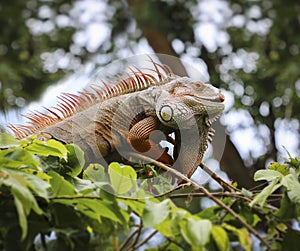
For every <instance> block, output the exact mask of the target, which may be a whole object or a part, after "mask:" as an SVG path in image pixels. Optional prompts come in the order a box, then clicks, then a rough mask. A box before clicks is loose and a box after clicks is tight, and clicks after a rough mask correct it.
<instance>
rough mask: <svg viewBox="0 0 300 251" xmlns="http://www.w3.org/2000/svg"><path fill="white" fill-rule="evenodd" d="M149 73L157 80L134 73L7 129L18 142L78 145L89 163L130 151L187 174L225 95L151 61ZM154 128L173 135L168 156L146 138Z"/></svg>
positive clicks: (64, 99)
mask: <svg viewBox="0 0 300 251" xmlns="http://www.w3.org/2000/svg"><path fill="white" fill-rule="evenodd" d="M153 71H154V72H155V74H156V75H157V76H154V75H152V74H147V73H144V72H142V71H140V70H136V71H133V75H132V76H129V77H128V78H126V79H124V80H120V81H119V82H118V83H116V84H114V85H112V86H108V85H106V84H105V86H106V87H105V88H104V89H102V90H100V89H99V88H95V87H93V88H92V89H91V91H84V92H82V93H81V95H80V96H79V95H72V94H64V95H63V96H62V97H61V100H62V103H59V104H58V105H57V106H56V107H54V108H52V109H47V110H48V111H49V113H50V114H49V115H46V114H41V113H40V114H36V113H35V114H31V115H29V116H27V117H28V118H29V119H30V120H31V122H30V124H29V125H27V126H10V127H11V129H12V130H13V131H14V133H15V134H16V135H17V137H19V138H22V137H25V136H27V135H29V134H33V133H38V134H43V135H49V137H50V138H55V139H57V140H60V141H62V142H64V143H75V144H78V145H79V146H80V147H81V148H82V149H83V150H84V152H85V154H86V156H87V159H88V161H89V162H91V161H97V160H99V159H100V158H104V159H105V160H106V161H107V162H110V161H112V160H115V158H117V156H118V157H120V155H121V156H124V154H123V151H124V152H128V151H132V150H137V151H139V152H142V153H144V154H145V155H148V156H150V157H152V158H154V159H158V160H160V161H162V162H164V163H166V164H169V165H172V164H173V163H174V159H177V158H178V160H179V162H178V163H177V167H178V166H180V168H182V171H183V173H184V174H186V175H187V176H191V175H192V173H193V172H194V170H195V168H196V167H197V166H198V165H199V164H200V162H201V160H202V157H203V154H204V152H205V150H206V148H207V144H208V140H209V138H210V133H211V131H212V130H211V127H210V125H211V122H212V121H213V120H214V119H215V118H216V117H217V116H218V115H219V114H220V113H221V112H222V111H223V109H224V105H223V101H224V96H223V95H222V94H221V93H220V91H219V90H218V89H217V88H215V87H213V86H211V85H207V84H203V83H202V82H200V81H192V80H191V79H189V78H187V77H179V76H176V75H174V74H173V73H172V72H171V70H170V69H169V68H168V67H166V66H162V65H159V64H157V63H155V62H153ZM192 128H194V129H193V130H192ZM155 130H158V131H160V132H162V133H163V134H164V135H166V136H167V135H169V134H170V133H173V132H174V133H175V139H174V142H173V144H174V156H173V158H172V157H171V156H170V155H169V154H168V153H167V152H166V150H164V149H161V148H160V147H159V146H158V143H159V141H160V140H161V139H162V136H161V135H158V136H156V137H155V136H154V138H153V139H152V138H151V137H150V135H151V133H152V132H154V131H155Z"/></svg>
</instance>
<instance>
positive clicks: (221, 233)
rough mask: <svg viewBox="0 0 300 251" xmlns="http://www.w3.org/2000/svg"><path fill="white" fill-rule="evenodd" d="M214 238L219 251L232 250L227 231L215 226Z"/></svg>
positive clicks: (212, 231)
mask: <svg viewBox="0 0 300 251" xmlns="http://www.w3.org/2000/svg"><path fill="white" fill-rule="evenodd" d="M211 234H212V237H213V239H214V241H215V243H216V245H217V247H218V250H219V251H227V250H230V243H229V239H228V236H227V233H226V231H225V230H224V229H223V228H222V227H220V226H213V227H212V230H211Z"/></svg>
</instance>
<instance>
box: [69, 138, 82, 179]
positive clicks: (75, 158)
mask: <svg viewBox="0 0 300 251" xmlns="http://www.w3.org/2000/svg"><path fill="white" fill-rule="evenodd" d="M65 147H66V149H67V151H68V152H67V163H68V166H70V167H71V168H70V171H69V172H68V173H67V174H68V175H70V176H71V177H76V176H78V175H79V174H80V173H81V171H82V168H83V166H84V163H85V160H84V152H83V151H82V150H81V149H80V148H79V146H77V145H74V144H68V145H65Z"/></svg>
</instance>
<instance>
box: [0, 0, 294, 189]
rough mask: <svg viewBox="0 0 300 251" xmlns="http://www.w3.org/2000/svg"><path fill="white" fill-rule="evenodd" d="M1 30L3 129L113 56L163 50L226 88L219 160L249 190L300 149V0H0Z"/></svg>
mask: <svg viewBox="0 0 300 251" xmlns="http://www.w3.org/2000/svg"><path fill="white" fill-rule="evenodd" d="M0 30H1V35H0V100H1V102H0V112H1V115H0V122H1V127H2V129H4V128H5V126H6V124H7V123H20V122H22V121H23V118H22V117H21V116H20V114H21V113H24V111H26V110H28V109H32V108H33V107H36V102H37V101H42V104H43V105H46V106H47V103H50V101H51V100H52V99H53V97H55V96H56V95H58V94H59V92H60V91H74V89H80V87H81V86H80V82H81V81H80V80H82V82H84V81H85V80H86V79H88V77H89V76H90V74H91V73H92V72H94V71H95V70H97V69H99V68H101V67H103V66H105V65H107V64H109V63H110V62H112V61H113V60H116V59H121V58H126V57H129V56H133V55H137V54H144V53H164V54H168V55H172V56H176V57H179V58H181V59H182V60H185V61H187V62H189V63H190V64H192V65H193V66H195V67H198V68H199V69H201V72H202V73H203V75H204V76H205V77H206V78H207V79H209V81H210V82H211V83H212V84H213V85H215V86H217V87H219V88H221V89H222V90H223V92H224V93H225V94H226V112H225V114H224V115H223V116H222V117H221V120H220V123H221V124H223V125H224V126H225V128H226V134H227V136H226V145H225V150H224V154H223V156H222V159H221V161H220V163H218V164H217V165H219V166H220V168H221V170H223V171H225V172H226V173H227V175H228V177H229V178H230V179H233V180H236V181H238V183H239V184H240V185H241V186H244V187H247V188H250V187H252V186H254V184H253V182H252V178H251V176H252V175H253V172H254V171H255V170H257V169H261V168H264V167H265V165H266V164H268V163H270V162H272V161H275V160H278V159H281V160H282V159H283V158H284V157H286V156H287V152H286V150H285V148H286V149H287V151H289V152H290V153H291V154H292V155H293V156H297V155H298V156H299V155H300V150H299V144H300V136H299V126H300V125H299V117H300V47H299V46H300V3H299V1H297V0H286V1H283V0H272V1H271V0H256V1H250V0H248V1H239V0H232V1H231V0H226V1H225V0H224V1H221V0H198V1H196V0H177V1H176V0H164V1H163V0H161V1H158V0H157V1H152V0H127V1H125V0H124V1H122V0H120V1H118V0H117V1H110V0H102V1H100V0H56V1H55V0H46V1H45V0H28V1H23V0H10V1H1V3H0ZM49 86H51V87H49ZM53 86H55V87H53ZM45 92H46V93H48V94H47V95H44V94H43V93H45Z"/></svg>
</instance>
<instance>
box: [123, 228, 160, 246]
mask: <svg viewBox="0 0 300 251" xmlns="http://www.w3.org/2000/svg"><path fill="white" fill-rule="evenodd" d="M157 233H158V231H157V230H154V231H153V232H152V233H151V234H149V235H148V236H147V237H146V238H145V239H144V240H142V241H140V242H139V243H138V244H136V245H135V246H134V247H133V248H132V249H128V250H130V251H131V250H135V249H138V248H139V247H141V246H143V245H144V244H145V243H146V242H147V241H149V240H150V239H151V238H152V237H153V236H154V235H156V234H157Z"/></svg>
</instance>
